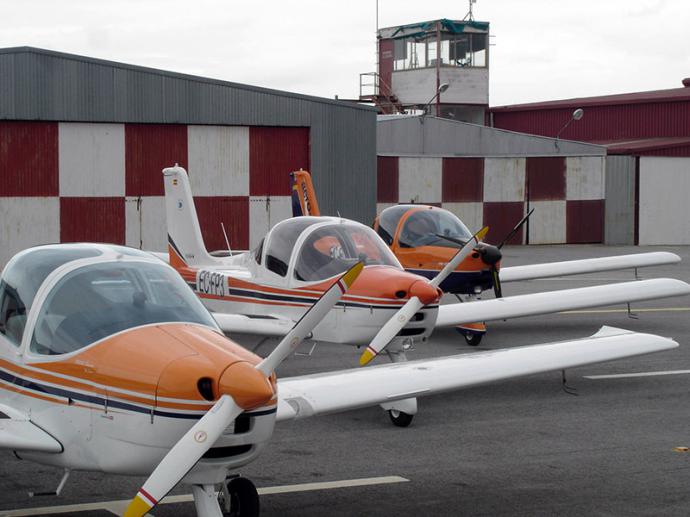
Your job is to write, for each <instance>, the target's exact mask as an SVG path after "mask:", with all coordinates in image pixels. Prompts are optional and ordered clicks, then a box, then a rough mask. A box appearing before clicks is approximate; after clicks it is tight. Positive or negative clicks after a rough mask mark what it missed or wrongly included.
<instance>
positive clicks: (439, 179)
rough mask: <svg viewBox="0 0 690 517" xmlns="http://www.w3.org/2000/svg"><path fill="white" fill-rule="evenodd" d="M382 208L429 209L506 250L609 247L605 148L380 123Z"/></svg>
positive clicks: (420, 121)
mask: <svg viewBox="0 0 690 517" xmlns="http://www.w3.org/2000/svg"><path fill="white" fill-rule="evenodd" d="M377 135H378V147H377V154H378V186H377V208H378V211H381V210H382V209H383V208H385V207H387V206H389V205H391V204H396V203H410V202H414V203H424V204H431V205H436V206H441V207H443V208H445V209H447V210H450V211H451V212H453V213H455V214H456V215H457V216H458V217H460V219H462V221H463V222H464V223H465V224H466V225H467V226H468V227H469V228H470V229H472V230H473V231H474V230H478V229H479V228H481V227H482V226H484V225H488V226H489V228H490V229H489V235H488V237H487V240H488V242H494V243H497V242H500V241H501V240H503V238H504V237H505V236H506V235H507V234H508V233H509V231H510V230H511V229H512V228H513V226H514V225H515V224H516V223H517V222H518V221H519V220H520V219H521V218H522V217H523V215H524V214H525V213H527V212H528V211H529V210H530V209H531V208H534V209H535V211H534V214H533V215H532V217H531V218H530V220H529V224H528V225H527V226H525V227H524V228H523V229H521V230H520V231H519V232H518V233H517V234H516V236H515V237H514V238H513V239H512V240H511V241H510V243H511V244H523V243H525V244H560V243H569V244H578V243H600V242H603V241H604V229H605V227H606V222H607V221H605V214H604V206H605V201H604V200H605V192H606V176H605V157H606V148H605V147H603V146H600V145H593V144H588V143H582V142H572V141H567V140H560V139H554V138H546V137H540V136H534V135H527V134H523V133H516V132H513V131H505V130H500V129H494V128H490V127H486V126H482V125H477V124H471V123H467V122H460V121H456V120H449V119H446V118H437V117H432V116H428V115H414V116H404V115H382V116H379V122H378V127H377Z"/></svg>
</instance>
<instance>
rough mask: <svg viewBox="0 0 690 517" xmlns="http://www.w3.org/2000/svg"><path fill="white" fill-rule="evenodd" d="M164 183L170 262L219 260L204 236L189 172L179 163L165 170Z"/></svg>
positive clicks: (177, 264) (193, 263)
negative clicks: (211, 253) (210, 249)
mask: <svg viewBox="0 0 690 517" xmlns="http://www.w3.org/2000/svg"><path fill="white" fill-rule="evenodd" d="M163 184H164V185H165V217H166V221H167V225H168V254H169V255H170V265H171V266H173V267H174V268H175V269H178V268H180V267H186V266H200V265H211V264H215V263H217V261H216V260H215V259H214V258H213V257H212V256H211V255H209V254H208V251H206V246H205V245H204V239H203V237H202V236H201V228H200V227H199V219H198V217H197V214H196V208H195V206H194V198H193V197H192V189H191V187H190V185H189V177H188V176H187V171H185V170H184V169H183V168H182V167H179V166H177V165H175V166H174V167H168V168H167V169H163Z"/></svg>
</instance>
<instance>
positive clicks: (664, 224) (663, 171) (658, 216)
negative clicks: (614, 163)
mask: <svg viewBox="0 0 690 517" xmlns="http://www.w3.org/2000/svg"><path fill="white" fill-rule="evenodd" d="M639 193H640V205H639V208H640V219H639V220H640V226H639V236H640V241H639V242H640V244H641V245H645V244H690V202H689V201H688V196H689V195H690V158H666V157H655V156H649V157H640V183H639Z"/></svg>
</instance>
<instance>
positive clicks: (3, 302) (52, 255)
mask: <svg viewBox="0 0 690 517" xmlns="http://www.w3.org/2000/svg"><path fill="white" fill-rule="evenodd" d="M100 254H101V251H99V250H98V249H95V248H93V247H90V246H85V245H81V244H73V245H69V246H59V247H58V246H41V247H38V248H34V249H31V250H28V251H27V252H25V253H23V254H20V255H17V256H16V257H15V258H13V259H12V260H11V261H10V262H9V264H7V267H6V268H5V271H4V273H3V276H2V280H0V333H1V334H3V335H4V336H5V337H6V338H7V339H8V340H9V341H10V342H11V343H12V344H14V345H16V346H19V345H20V344H21V342H22V336H23V335H24V327H25V326H26V317H27V316H28V314H29V310H31V305H32V304H33V301H34V297H35V296H36V292H37V291H38V288H39V287H41V284H42V283H43V281H44V280H45V279H46V278H47V277H48V275H49V274H50V273H52V272H53V271H54V270H55V269H57V268H58V267H60V266H62V265H63V264H66V263H67V262H71V261H73V260H78V259H82V258H88V257H96V256H98V255H100Z"/></svg>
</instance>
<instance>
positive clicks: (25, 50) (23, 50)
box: [0, 47, 376, 111]
mask: <svg viewBox="0 0 690 517" xmlns="http://www.w3.org/2000/svg"><path fill="white" fill-rule="evenodd" d="M0 54H37V55H43V56H52V57H57V58H61V59H67V60H73V61H78V62H81V63H89V64H94V65H101V66H108V67H111V68H117V69H121V70H131V71H135V72H143V73H146V74H153V75H160V76H163V77H168V78H178V79H184V80H187V81H194V82H199V83H204V84H216V85H219V86H226V87H231V88H234V89H239V90H246V91H249V92H255V93H265V94H269V95H274V96H278V97H288V98H292V99H302V100H307V101H310V102H319V103H324V104H333V105H336V106H340V107H348V108H352V109H361V110H369V111H376V108H374V107H372V106H367V105H365V104H355V103H352V102H345V101H337V100H334V99H327V98H325V97H315V96H312V95H304V94H301V93H293V92H286V91H282V90H273V89H271V88H264V87H261V86H253V85H248V84H241V83H234V82H231V81H223V80H220V79H210V78H208V77H201V76H198V75H189V74H183V73H179V72H170V71H167V70H160V69H158V68H149V67H145V66H138V65H130V64H127V63H120V62H118V61H109V60H107V59H97V58H93V57H87V56H79V55H76V54H67V53H65V52H57V51H54V50H46V49H42V48H36V47H8V48H0Z"/></svg>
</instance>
